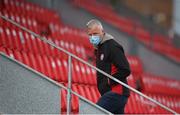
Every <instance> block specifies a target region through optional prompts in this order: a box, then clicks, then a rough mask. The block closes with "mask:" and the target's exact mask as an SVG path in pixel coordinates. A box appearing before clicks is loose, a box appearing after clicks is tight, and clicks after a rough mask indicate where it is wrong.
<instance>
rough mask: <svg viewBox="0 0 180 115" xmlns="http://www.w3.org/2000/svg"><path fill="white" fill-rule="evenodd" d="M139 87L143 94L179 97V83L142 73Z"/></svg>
mask: <svg viewBox="0 0 180 115" xmlns="http://www.w3.org/2000/svg"><path fill="white" fill-rule="evenodd" d="M141 85H142V89H143V92H145V93H147V92H148V93H156V94H164V95H174V96H180V82H179V81H177V80H172V79H168V78H164V77H160V76H155V75H152V74H147V73H144V74H143V75H142V77H141ZM156 87H157V88H156Z"/></svg>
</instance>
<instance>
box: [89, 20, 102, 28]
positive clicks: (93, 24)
mask: <svg viewBox="0 0 180 115" xmlns="http://www.w3.org/2000/svg"><path fill="white" fill-rule="evenodd" d="M86 26H87V27H88V28H92V27H93V26H98V27H99V28H100V29H101V30H103V26H102V24H101V22H100V21H99V20H96V19H92V20H90V21H89V22H88V23H87V24H86Z"/></svg>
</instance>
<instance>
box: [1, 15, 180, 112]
mask: <svg viewBox="0 0 180 115" xmlns="http://www.w3.org/2000/svg"><path fill="white" fill-rule="evenodd" d="M0 17H1V18H2V19H4V20H6V21H8V22H10V23H12V24H14V25H15V26H17V27H19V28H20V29H22V30H24V31H26V32H28V33H30V34H32V35H34V36H35V37H36V38H38V39H41V40H42V41H44V42H45V43H48V44H49V45H51V46H53V47H55V48H57V49H58V50H60V51H62V52H64V53H66V54H67V55H69V56H71V57H73V58H75V59H76V60H78V61H80V62H81V63H84V64H86V65H88V66H89V67H91V68H93V69H95V70H96V71H98V72H100V73H101V74H103V75H105V76H106V77H108V78H110V79H112V80H114V81H116V82H117V83H119V84H121V85H123V86H124V87H126V88H128V89H130V90H131V91H133V92H135V93H137V94H139V95H140V96H142V97H144V98H146V99H148V100H150V101H152V102H154V103H155V104H157V105H159V106H160V107H162V108H164V109H165V110H167V111H169V112H171V113H173V114H178V113H177V112H176V111H174V110H172V109H170V108H168V107H167V106H165V105H163V104H161V103H159V102H158V101H156V100H154V99H152V98H150V97H148V96H146V95H145V94H143V93H141V92H139V91H138V90H136V89H134V88H132V87H131V86H129V85H127V84H125V83H123V82H122V81H120V80H118V79H116V78H114V77H113V76H111V75H109V74H107V73H106V72H104V71H102V70H100V69H99V68H96V67H95V66H93V65H91V64H89V63H88V62H86V61H85V60H83V59H81V58H79V57H77V56H76V55H74V54H72V53H70V52H68V51H67V50H65V49H63V48H61V47H59V46H57V45H56V44H54V43H53V42H52V41H50V40H47V39H46V38H44V37H41V36H40V35H38V34H36V33H34V32H32V31H31V30H29V29H27V28H25V27H23V26H21V25H20V24H18V23H16V22H15V21H13V20H11V19H9V18H7V17H5V16H3V15H0Z"/></svg>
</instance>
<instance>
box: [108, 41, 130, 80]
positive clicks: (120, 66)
mask: <svg viewBox="0 0 180 115" xmlns="http://www.w3.org/2000/svg"><path fill="white" fill-rule="evenodd" d="M110 58H111V61H112V64H113V65H114V66H115V67H116V68H117V70H118V71H117V72H116V73H115V74H113V76H115V77H116V78H117V79H119V80H121V79H125V78H126V77H127V76H129V75H130V73H131V71H130V67H129V63H128V61H127V58H126V56H125V54H124V50H123V48H122V46H121V45H119V44H117V43H113V44H111V45H110Z"/></svg>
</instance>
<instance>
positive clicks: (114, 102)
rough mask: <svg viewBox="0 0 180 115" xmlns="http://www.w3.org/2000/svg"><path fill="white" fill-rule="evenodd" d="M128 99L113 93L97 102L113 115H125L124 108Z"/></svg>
mask: <svg viewBox="0 0 180 115" xmlns="http://www.w3.org/2000/svg"><path fill="white" fill-rule="evenodd" d="M127 100H128V97H127V96H123V95H119V94H117V93H114V92H112V91H109V92H107V93H105V94H104V95H103V96H102V97H101V98H100V99H99V100H98V102H97V105H99V106H101V107H102V108H104V109H106V110H108V111H109V112H111V113H113V114H124V108H125V105H126V103H127Z"/></svg>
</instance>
